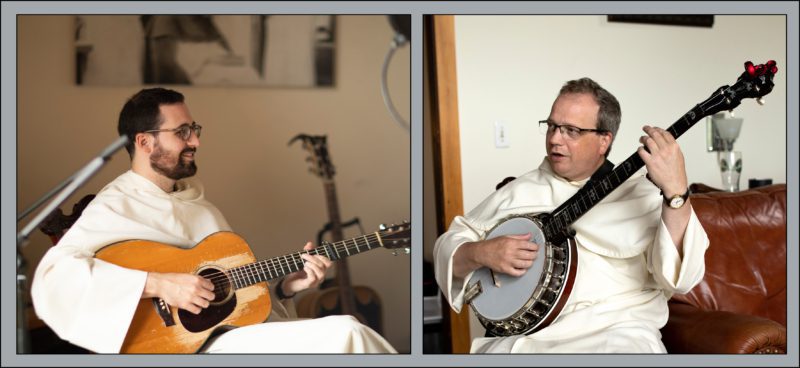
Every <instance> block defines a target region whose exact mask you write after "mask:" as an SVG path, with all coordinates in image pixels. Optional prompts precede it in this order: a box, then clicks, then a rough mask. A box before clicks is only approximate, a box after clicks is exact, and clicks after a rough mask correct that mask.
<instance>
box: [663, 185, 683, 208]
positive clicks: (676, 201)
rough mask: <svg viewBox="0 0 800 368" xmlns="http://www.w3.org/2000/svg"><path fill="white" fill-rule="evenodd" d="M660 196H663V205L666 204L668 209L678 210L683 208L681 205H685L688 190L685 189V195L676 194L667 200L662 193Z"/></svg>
mask: <svg viewBox="0 0 800 368" xmlns="http://www.w3.org/2000/svg"><path fill="white" fill-rule="evenodd" d="M661 195H662V196H664V203H666V204H667V205H668V206H669V207H670V208H675V209H678V208H681V207H683V204H684V203H686V200H687V199H689V188H686V193H683V194H676V195H674V196H672V197H669V198H668V197H667V195H666V194H664V193H663V192H662V193H661Z"/></svg>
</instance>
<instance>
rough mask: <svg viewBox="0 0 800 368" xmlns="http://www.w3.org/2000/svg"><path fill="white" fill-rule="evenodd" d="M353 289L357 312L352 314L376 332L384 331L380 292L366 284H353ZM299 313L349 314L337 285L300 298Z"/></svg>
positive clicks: (313, 314) (311, 315)
mask: <svg viewBox="0 0 800 368" xmlns="http://www.w3.org/2000/svg"><path fill="white" fill-rule="evenodd" d="M352 290H353V298H354V299H355V312H354V313H353V314H352V315H353V316H354V317H356V318H357V319H358V320H359V321H361V323H363V324H365V325H367V326H369V327H371V328H372V329H373V330H375V332H377V333H379V334H380V333H382V332H383V331H382V330H383V325H382V323H381V321H382V318H381V317H382V316H381V301H380V297H379V296H378V294H377V293H376V292H375V291H374V290H372V289H371V288H368V287H366V286H353V287H352ZM297 313H298V314H299V315H300V316H307V317H314V318H316V317H325V316H333V315H340V314H347V313H344V310H343V309H342V303H341V298H340V291H339V288H338V287H336V286H333V287H329V288H327V289H323V290H319V291H315V292H314V293H312V294H309V295H307V296H306V297H304V298H302V299H300V302H299V303H298V304H297Z"/></svg>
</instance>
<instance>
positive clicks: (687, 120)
mask: <svg viewBox="0 0 800 368" xmlns="http://www.w3.org/2000/svg"><path fill="white" fill-rule="evenodd" d="M721 90H722V88H720V91H718V92H717V93H714V94H713V95H712V96H711V97H710V98H708V99H707V100H706V101H704V102H703V103H700V104H698V105H697V106H695V107H694V108H693V109H691V110H689V112H687V113H686V114H684V115H683V116H682V117H681V118H680V119H678V121H676V122H675V123H673V124H672V125H671V126H670V127H669V128H667V129H666V131H668V132H670V134H672V136H673V137H675V138H676V139H677V138H678V137H680V136H681V135H683V133H686V132H687V131H688V130H689V129H690V128H691V127H693V126H694V125H695V124H696V123H697V122H698V121H700V119H702V118H703V117H705V116H706V115H709V111H710V110H712V109H714V108H716V107H717V105H718V104H719V103H721V102H722V101H724V99H725V97H724V95H722V94H721ZM643 166H644V161H642V158H641V157H639V154H638V153H637V152H634V153H633V154H632V155H630V156H629V157H628V158H627V159H625V161H623V162H621V163H620V164H619V165H617V166H616V167H615V168H614V169H613V170H612V171H611V172H610V173H608V174H607V175H606V176H605V177H603V178H602V179H600V180H590V181H589V182H588V183H587V184H586V185H585V186H584V187H583V188H581V190H579V191H578V193H576V194H575V195H573V196H572V197H571V198H570V199H568V200H567V201H566V202H564V203H563V204H561V205H560V206H559V207H558V208H556V209H555V210H553V212H551V215H550V217H549V218H547V219H546V220H545V221H544V224H543V227H544V229H543V231H544V233H545V236H547V238H548V239H552V241H553V242H554V243H560V242H562V241H564V240H566V238H567V237H568V236H569V226H570V225H571V224H572V223H574V222H575V221H577V220H578V219H579V218H580V217H581V216H583V215H584V214H585V213H586V212H588V211H589V210H590V209H591V208H592V207H594V206H595V205H596V204H597V203H599V202H600V201H602V200H603V198H605V197H606V196H607V195H608V194H609V193H611V192H613V191H614V189H617V188H618V187H619V186H620V185H621V184H622V183H624V182H625V181H626V180H628V179H629V178H630V177H631V176H632V175H633V174H634V173H635V172H637V171H639V169H641V168H642V167H643Z"/></svg>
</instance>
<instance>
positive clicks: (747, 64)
mask: <svg viewBox="0 0 800 368" xmlns="http://www.w3.org/2000/svg"><path fill="white" fill-rule="evenodd" d="M744 69H745V70H747V74H748V75H750V76H751V77H755V76H756V67H755V66H754V65H753V63H752V62H749V61H746V62H745V63H744Z"/></svg>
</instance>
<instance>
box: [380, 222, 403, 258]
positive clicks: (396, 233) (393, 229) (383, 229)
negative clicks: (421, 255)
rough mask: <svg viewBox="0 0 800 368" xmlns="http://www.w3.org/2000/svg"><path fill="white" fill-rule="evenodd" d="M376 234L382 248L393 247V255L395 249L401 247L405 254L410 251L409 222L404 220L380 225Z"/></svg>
mask: <svg viewBox="0 0 800 368" xmlns="http://www.w3.org/2000/svg"><path fill="white" fill-rule="evenodd" d="M379 228H380V231H379V232H378V234H379V235H380V237H381V244H383V247H384V248H387V249H394V250H395V252H394V253H395V255H397V251H398V250H400V249H402V251H403V252H404V253H405V254H408V253H410V252H411V223H410V222H408V221H404V222H402V223H400V224H397V225H394V224H392V225H390V226H386V225H380V227H379Z"/></svg>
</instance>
